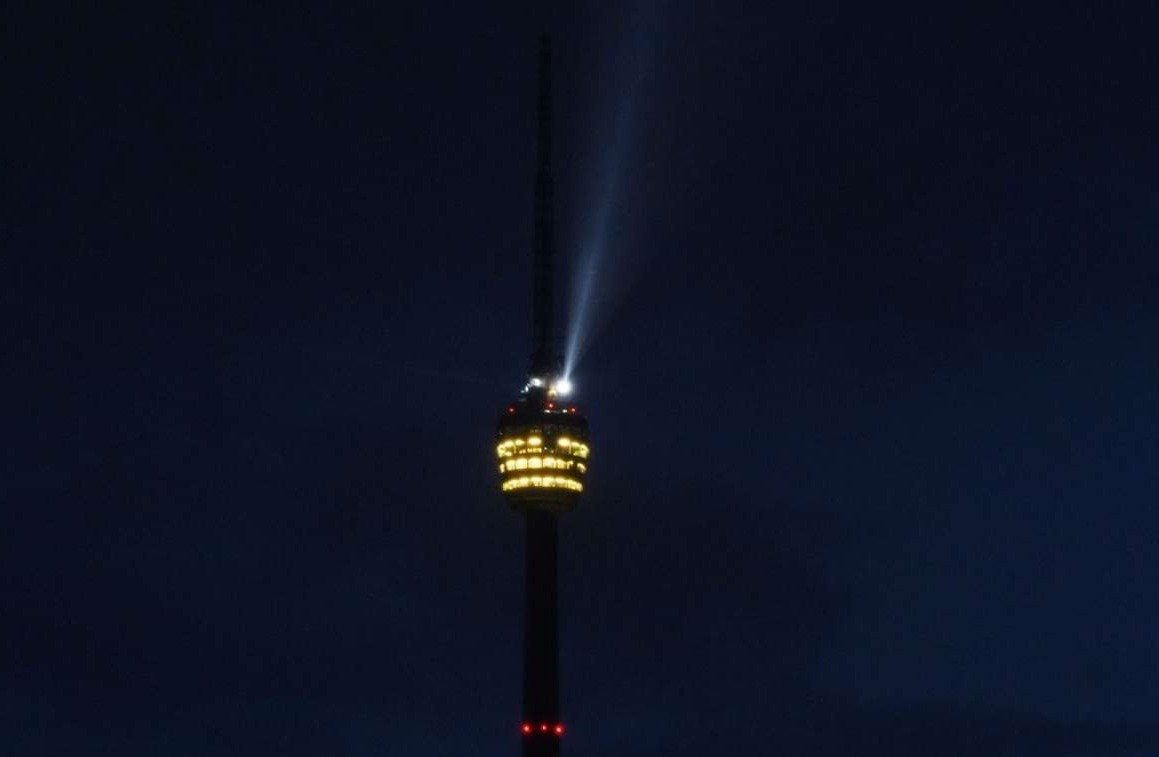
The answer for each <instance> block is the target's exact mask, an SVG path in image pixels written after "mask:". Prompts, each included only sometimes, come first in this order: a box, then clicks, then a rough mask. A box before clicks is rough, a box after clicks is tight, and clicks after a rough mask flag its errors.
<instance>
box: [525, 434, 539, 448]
mask: <svg viewBox="0 0 1159 757" xmlns="http://www.w3.org/2000/svg"><path fill="white" fill-rule="evenodd" d="M527 443H528V444H530V445H531V446H532V447H538V446H539V445H540V444H543V440H542V439H540V438H539V437H538V436H530V437H528V438H527Z"/></svg>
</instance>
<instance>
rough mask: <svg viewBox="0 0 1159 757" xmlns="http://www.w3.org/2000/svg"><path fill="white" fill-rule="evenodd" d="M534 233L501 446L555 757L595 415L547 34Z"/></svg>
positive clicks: (536, 697)
mask: <svg viewBox="0 0 1159 757" xmlns="http://www.w3.org/2000/svg"><path fill="white" fill-rule="evenodd" d="M537 151H538V162H537V166H536V170H535V239H534V244H533V246H532V257H531V368H530V370H529V371H528V376H527V384H526V386H524V388H523V391H522V392H521V393H520V395H519V397H518V398H517V399H516V400H515V401H514V402H512V403H510V404H509V405H507V406H506V407H505V408H504V409H503V410H502V412H500V414H499V424H498V431H497V432H496V440H497V442H498V445H497V446H496V448H495V452H496V454H497V455H498V459H499V481H500V490H501V491H502V492H503V494H504V496H505V497H506V498H507V502H508V504H509V505H510V506H511V508H512V509H513V510H515V511H516V512H518V513H520V514H521V515H522V516H523V519H524V521H525V526H526V531H527V545H526V563H525V567H524V571H525V573H526V576H525V580H526V586H527V589H526V591H527V598H526V608H525V619H524V622H525V626H524V647H523V719H522V723H521V725H520V730H521V732H522V738H523V755H524V757H557V756H558V755H559V746H560V739H561V738H562V736H563V733H564V725H563V721H562V720H561V718H560V711H559V643H558V617H557V608H558V596H557V594H558V592H557V588H558V586H557V585H558V577H557V570H556V561H557V560H556V558H557V554H558V545H559V536H558V518H559V516H560V515H561V514H562V513H565V512H568V511H570V510H573V509H574V508H575V506H576V505H577V504H578V502H579V497H580V494H581V492H583V488H584V484H583V482H584V476H585V475H586V473H587V463H588V452H589V449H588V422H587V419H585V418H584V416H583V414H582V413H580V411H579V409H578V408H576V406H575V405H573V404H570V403H569V402H567V400H566V396H567V394H568V393H569V392H570V390H571V385H570V382H569V381H568V379H567V377H566V376H564V375H563V373H562V371H561V368H560V359H559V356H558V354H557V353H556V350H555V333H554V312H553V310H554V302H553V292H554V289H555V281H554V279H555V230H554V223H553V213H552V177H551V45H550V41H549V40H548V38H547V37H546V36H545V37H542V38H541V39H540V49H539V132H538V140H537Z"/></svg>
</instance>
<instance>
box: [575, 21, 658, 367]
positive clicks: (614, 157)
mask: <svg viewBox="0 0 1159 757" xmlns="http://www.w3.org/2000/svg"><path fill="white" fill-rule="evenodd" d="M641 5H647V3H644V4H641ZM643 10H645V9H644V8H643V7H640V6H638V7H637V8H636V11H637V13H636V14H634V15H635V16H636V18H635V19H634V20H635V22H636V23H635V24H634V26H635V29H636V33H635V34H634V35H633V37H632V39H631V40H630V42H629V51H628V54H627V56H626V57H628V59H629V62H628V65H626V66H624V68H625V69H627V71H628V72H629V73H628V78H627V80H626V81H625V82H623V84H622V85H621V87H620V92H619V96H618V98H617V100H616V101H615V108H614V131H613V133H612V139H611V140H610V144H609V146H608V148H607V150H606V152H605V153H604V161H603V168H602V172H601V173H602V176H601V177H600V180H599V182H598V183H597V184H596V195H595V197H594V201H593V202H592V203H591V207H593V208H594V211H593V213H592V215H591V216H590V217H589V221H588V222H587V224H586V228H587V234H586V236H585V237H584V238H583V239H582V240H581V241H580V244H579V245H578V247H579V249H578V253H577V254H576V255H575V257H574V260H575V265H574V268H573V271H572V282H571V286H570V288H569V292H570V303H569V313H568V330H567V336H566V341H565V345H564V367H563V375H564V376H565V377H567V376H571V375H572V374H573V372H574V371H575V368H576V364H577V363H578V362H579V360H580V358H581V357H582V356H583V353H584V351H585V350H586V349H587V347H588V345H589V344H590V342H591V339H592V337H593V336H594V335H595V331H596V329H597V326H598V321H599V319H598V318H597V314H598V313H597V311H600V310H604V309H606V308H607V306H608V305H609V303H608V302H607V300H608V289H609V274H610V273H615V271H613V270H610V268H611V266H610V265H609V263H610V262H611V259H612V258H611V253H612V249H611V248H612V247H613V239H614V235H613V233H612V227H613V224H614V223H615V222H616V221H618V220H619V219H617V218H616V214H617V211H618V210H619V200H620V189H621V185H622V183H623V177H624V173H625V171H626V169H627V163H628V162H629V158H628V149H629V142H630V138H631V135H632V132H633V126H634V124H635V116H636V103H637V100H638V97H639V94H640V89H641V86H642V84H643V82H644V79H645V76H646V73H647V70H648V68H649V65H648V64H649V63H650V60H651V57H652V43H651V40H650V38H649V37H648V35H649V34H650V33H651V31H650V30H651V29H653V28H654V24H653V23H651V21H653V19H652V18H650V17H651V16H652V15H654V14H651V13H642V12H641V11H643Z"/></svg>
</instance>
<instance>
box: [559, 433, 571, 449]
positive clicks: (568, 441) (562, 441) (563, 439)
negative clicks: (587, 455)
mask: <svg viewBox="0 0 1159 757" xmlns="http://www.w3.org/2000/svg"><path fill="white" fill-rule="evenodd" d="M556 444H557V445H559V446H560V447H564V448H567V447H570V446H571V439H568V438H567V437H566V436H562V437H560V439H559V441H558V442H556Z"/></svg>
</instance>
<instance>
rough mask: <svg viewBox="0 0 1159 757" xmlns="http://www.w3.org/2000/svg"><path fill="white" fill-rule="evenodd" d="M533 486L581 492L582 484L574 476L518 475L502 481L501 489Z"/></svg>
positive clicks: (509, 489) (507, 490)
mask: <svg viewBox="0 0 1159 757" xmlns="http://www.w3.org/2000/svg"><path fill="white" fill-rule="evenodd" d="M528 487H533V488H536V489H571V490H572V491H573V492H582V491H583V490H584V485H583V484H581V483H580V482H579V481H576V480H575V479H574V478H564V477H563V476H520V477H519V478H513V479H511V480H510V481H504V482H503V491H505V492H509V491H511V490H512V489H526V488H528Z"/></svg>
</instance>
